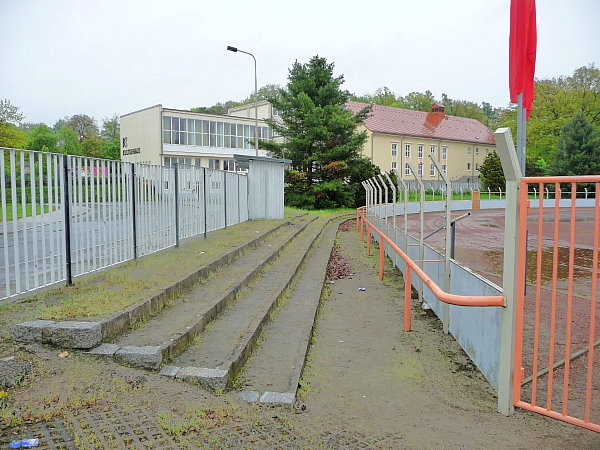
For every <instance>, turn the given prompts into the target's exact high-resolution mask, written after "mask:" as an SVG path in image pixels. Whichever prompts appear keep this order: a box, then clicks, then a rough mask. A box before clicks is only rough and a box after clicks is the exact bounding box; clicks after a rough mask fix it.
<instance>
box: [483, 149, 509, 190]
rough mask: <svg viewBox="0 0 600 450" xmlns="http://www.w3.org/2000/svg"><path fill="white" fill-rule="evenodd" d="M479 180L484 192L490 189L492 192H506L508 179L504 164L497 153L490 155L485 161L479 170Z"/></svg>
mask: <svg viewBox="0 0 600 450" xmlns="http://www.w3.org/2000/svg"><path fill="white" fill-rule="evenodd" d="M479 178H480V179H481V184H482V187H483V189H484V190H486V189H488V188H489V189H491V190H492V191H498V190H502V191H504V190H505V188H506V179H505V178H504V172H503V171H502V162H501V161H500V157H499V156H498V154H497V153H496V152H492V153H490V154H489V155H487V156H486V157H485V159H484V160H483V163H482V164H481V167H480V168H479Z"/></svg>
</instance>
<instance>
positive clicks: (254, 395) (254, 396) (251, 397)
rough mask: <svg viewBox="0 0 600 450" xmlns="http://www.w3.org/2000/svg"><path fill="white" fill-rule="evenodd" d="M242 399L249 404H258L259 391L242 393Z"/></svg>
mask: <svg viewBox="0 0 600 450" xmlns="http://www.w3.org/2000/svg"><path fill="white" fill-rule="evenodd" d="M240 397H241V398H242V400H244V401H245V402H248V403H256V402H257V401H258V399H259V398H260V394H259V393H258V391H241V392H240Z"/></svg>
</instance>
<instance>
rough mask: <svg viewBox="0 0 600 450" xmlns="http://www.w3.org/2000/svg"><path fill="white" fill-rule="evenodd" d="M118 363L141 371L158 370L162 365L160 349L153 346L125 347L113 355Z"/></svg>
mask: <svg viewBox="0 0 600 450" xmlns="http://www.w3.org/2000/svg"><path fill="white" fill-rule="evenodd" d="M115 359H116V360H117V361H119V362H120V363H123V364H127V365H130V366H133V367H141V368H142V369H158V368H160V365H161V364H162V360H163V356H162V349H161V348H160V347H154V346H144V347H136V346H125V347H121V349H120V350H118V351H117V352H116V353H115Z"/></svg>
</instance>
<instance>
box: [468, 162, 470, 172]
mask: <svg viewBox="0 0 600 450" xmlns="http://www.w3.org/2000/svg"><path fill="white" fill-rule="evenodd" d="M467 170H468V171H469V172H470V171H471V163H470V162H468V163H467Z"/></svg>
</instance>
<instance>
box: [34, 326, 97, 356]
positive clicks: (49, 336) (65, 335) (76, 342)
mask: <svg viewBox="0 0 600 450" xmlns="http://www.w3.org/2000/svg"><path fill="white" fill-rule="evenodd" d="M42 340H43V342H44V343H49V344H53V345H56V346H57V347H63V348H81V349H88V348H93V347H96V346H97V345H98V344H100V342H102V327H101V325H100V324H99V323H98V322H54V323H53V324H50V325H48V326H47V327H45V328H44V329H43V331H42Z"/></svg>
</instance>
